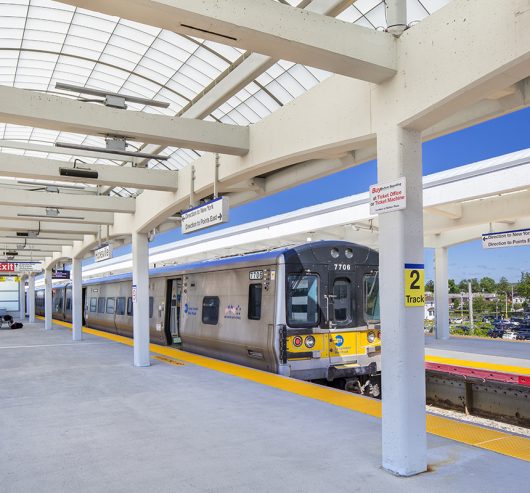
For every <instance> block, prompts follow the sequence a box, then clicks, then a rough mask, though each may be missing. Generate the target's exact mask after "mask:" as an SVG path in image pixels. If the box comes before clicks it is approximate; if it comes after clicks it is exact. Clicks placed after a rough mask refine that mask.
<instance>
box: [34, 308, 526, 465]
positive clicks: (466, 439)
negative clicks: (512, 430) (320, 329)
mask: <svg viewBox="0 0 530 493" xmlns="http://www.w3.org/2000/svg"><path fill="white" fill-rule="evenodd" d="M38 318H42V317H38ZM54 323H55V324H57V325H62V326H64V327H68V328H71V324H70V323H68V322H61V321H57V320H54ZM83 332H85V333H87V334H92V335H95V336H98V337H104V338H106V339H110V340H111V341H115V342H120V343H122V344H126V345H128V346H132V345H133V341H132V339H129V338H128V337H123V336H119V335H116V334H109V333H108V332H103V331H100V330H96V329H89V328H86V327H83ZM150 349H151V352H153V353H155V354H158V355H162V356H167V357H169V358H172V359H176V360H179V361H181V362H187V363H192V364H195V365H198V366H203V367H205V368H209V369H211V370H215V371H219V372H222V373H227V374H229V375H233V376H236V377H239V378H243V379H246V380H251V381H253V382H257V383H260V384H262V385H267V386H269V387H273V388H276V389H280V390H284V391H286V392H291V393H293V394H297V395H301V396H304V397H308V398H310V399H316V400H319V401H323V402H327V403H328V404H332V405H334V406H339V407H343V408H346V409H350V410H352V411H357V412H360V413H363V414H367V415H369V416H375V417H378V418H380V417H381V401H378V400H375V399H369V398H367V397H362V396H359V395H356V394H350V393H348V392H343V391H341V390H336V389H332V388H329V387H323V386H320V385H315V384H312V383H308V382H304V381H302V380H295V379H292V378H287V377H283V376H281V375H276V374H274V373H267V372H264V371H260V370H254V369H253V368H247V367H244V366H239V365H235V364H233V363H227V362H225V361H220V360H216V359H212V358H207V357H205V356H199V355H197V354H192V353H187V352H185V351H181V350H180V349H175V348H172V347H167V346H159V345H157V344H151V345H150ZM155 358H156V356H155ZM427 432H428V433H431V434H433V435H438V436H440V437H443V438H448V439H450V440H455V441H458V442H462V443H465V444H467V445H473V446H475V447H479V448H482V449H485V450H490V451H492V452H497V453H499V454H503V455H507V456H510V457H514V458H517V459H521V460H525V461H528V462H530V439H528V438H525V437H520V436H514V435H510V434H509V433H504V432H502V431H497V430H490V429H488V428H483V427H481V426H477V425H473V424H469V423H462V422H459V421H455V420H452V419H448V418H443V417H441V416H433V415H430V414H428V415H427Z"/></svg>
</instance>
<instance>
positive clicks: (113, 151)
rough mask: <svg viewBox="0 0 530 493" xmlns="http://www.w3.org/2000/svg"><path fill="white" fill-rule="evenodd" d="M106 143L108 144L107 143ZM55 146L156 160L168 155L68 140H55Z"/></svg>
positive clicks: (161, 159)
mask: <svg viewBox="0 0 530 493" xmlns="http://www.w3.org/2000/svg"><path fill="white" fill-rule="evenodd" d="M107 145H108V144H107ZM55 146H56V147H63V148H65V149H77V150H80V151H93V152H102V153H104V154H118V155H120V156H128V157H140V158H144V159H156V160H158V161H166V160H168V159H169V156H160V155H158V154H148V153H145V152H136V151H120V150H116V149H113V148H108V147H107V148H104V147H96V146H85V145H81V144H69V143H68V142H56V143H55Z"/></svg>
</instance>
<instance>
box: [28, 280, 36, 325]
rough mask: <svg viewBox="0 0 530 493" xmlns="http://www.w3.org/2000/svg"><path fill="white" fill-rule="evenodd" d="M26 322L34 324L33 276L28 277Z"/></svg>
mask: <svg viewBox="0 0 530 493" xmlns="http://www.w3.org/2000/svg"><path fill="white" fill-rule="evenodd" d="M28 322H29V323H30V324H34V323H35V274H30V275H29V276H28Z"/></svg>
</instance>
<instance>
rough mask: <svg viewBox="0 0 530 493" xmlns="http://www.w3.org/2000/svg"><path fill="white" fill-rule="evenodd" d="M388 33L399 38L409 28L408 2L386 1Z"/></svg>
mask: <svg viewBox="0 0 530 493" xmlns="http://www.w3.org/2000/svg"><path fill="white" fill-rule="evenodd" d="M385 8H386V18H387V22H388V31H389V32H391V33H392V34H394V35H396V36H399V35H401V34H402V33H403V31H404V30H405V29H406V28H407V0H386V6H385Z"/></svg>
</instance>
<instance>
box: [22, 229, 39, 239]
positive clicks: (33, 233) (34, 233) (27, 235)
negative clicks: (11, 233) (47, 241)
mask: <svg viewBox="0 0 530 493" xmlns="http://www.w3.org/2000/svg"><path fill="white" fill-rule="evenodd" d="M17 236H18V237H19V238H36V237H37V236H39V232H38V231H17Z"/></svg>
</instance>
